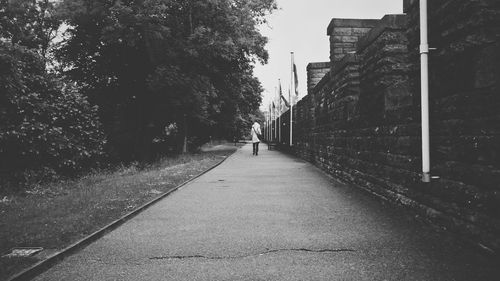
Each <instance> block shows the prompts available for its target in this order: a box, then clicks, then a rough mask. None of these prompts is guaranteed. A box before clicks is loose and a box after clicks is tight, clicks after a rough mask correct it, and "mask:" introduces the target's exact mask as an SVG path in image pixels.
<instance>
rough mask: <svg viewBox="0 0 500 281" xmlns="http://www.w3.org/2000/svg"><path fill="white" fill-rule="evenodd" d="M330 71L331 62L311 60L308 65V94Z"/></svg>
mask: <svg viewBox="0 0 500 281" xmlns="http://www.w3.org/2000/svg"><path fill="white" fill-rule="evenodd" d="M329 71H330V62H311V63H309V64H308V65H307V94H310V93H311V91H312V89H314V87H315V86H316V84H318V82H319V81H320V80H321V79H323V77H324V76H325V75H326V74H327V73H328V72H329Z"/></svg>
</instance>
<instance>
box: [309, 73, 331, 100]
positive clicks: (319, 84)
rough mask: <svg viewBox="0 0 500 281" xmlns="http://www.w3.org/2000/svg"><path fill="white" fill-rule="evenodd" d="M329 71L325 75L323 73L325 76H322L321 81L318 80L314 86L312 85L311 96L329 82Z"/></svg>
mask: <svg viewBox="0 0 500 281" xmlns="http://www.w3.org/2000/svg"><path fill="white" fill-rule="evenodd" d="M330 73H331V72H330V71H328V72H327V73H325V75H324V76H323V78H321V80H319V82H318V83H316V85H314V87H313V88H312V89H311V94H313V95H314V94H316V93H317V92H318V91H319V89H321V88H322V87H323V86H325V84H326V83H328V82H330Z"/></svg>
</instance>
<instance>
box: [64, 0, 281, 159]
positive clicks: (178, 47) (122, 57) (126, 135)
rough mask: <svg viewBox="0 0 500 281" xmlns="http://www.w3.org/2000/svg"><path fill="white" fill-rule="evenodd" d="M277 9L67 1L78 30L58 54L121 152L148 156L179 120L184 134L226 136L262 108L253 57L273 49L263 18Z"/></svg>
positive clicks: (221, 1)
mask: <svg viewBox="0 0 500 281" xmlns="http://www.w3.org/2000/svg"><path fill="white" fill-rule="evenodd" d="M275 8H276V5H275V2H274V0H251V1H246V0H245V1H243V0H217V1H215V0H191V1H188V0H141V1H139V0H137V1H105V0H95V1H89V0H66V1H64V2H63V4H62V5H61V6H60V14H61V15H62V18H63V19H64V20H65V21H66V22H67V24H68V25H69V26H70V28H69V29H68V32H69V34H70V37H69V39H68V40H67V41H66V42H65V45H64V47H63V48H61V49H60V51H59V53H58V54H59V57H60V58H61V59H62V60H63V62H64V66H65V67H66V69H67V74H68V75H69V76H70V77H71V78H72V79H75V80H76V81H79V82H80V83H81V84H82V85H84V87H85V93H86V94H87V95H88V96H89V98H90V100H91V101H92V102H94V103H96V104H98V105H99V108H100V116H101V118H102V120H103V122H104V125H105V129H106V132H107V135H108V139H109V141H110V143H111V148H112V151H114V152H115V153H114V154H115V155H117V156H121V157H120V158H121V159H125V160H127V159H130V160H131V159H137V158H147V157H141V155H143V154H148V153H144V151H146V150H147V147H150V144H151V140H152V139H154V138H155V137H159V135H161V134H162V132H164V130H163V129H164V128H165V127H167V126H169V125H171V124H175V126H176V127H178V128H179V130H178V132H179V136H178V137H179V140H182V139H185V137H186V136H187V135H189V136H190V137H193V138H196V139H201V140H202V139H203V138H206V137H207V136H208V135H211V134H218V135H220V136H223V135H225V134H226V135H228V134H229V133H230V130H232V127H233V124H234V119H235V118H237V116H241V115H242V114H243V115H247V114H249V113H250V112H251V111H252V110H253V109H255V108H256V107H258V104H259V103H260V93H261V91H262V89H261V87H260V83H259V82H258V80H257V79H255V78H254V77H253V73H252V69H253V67H252V64H253V63H254V62H257V61H258V62H261V63H265V62H266V61H267V58H268V54H267V52H266V50H265V49H264V45H265V43H266V41H267V40H266V38H265V37H263V36H262V35H261V34H260V33H259V32H258V30H257V25H258V24H259V23H261V22H263V21H264V16H265V15H266V14H267V13H270V12H271V11H272V10H273V9H275ZM179 147H181V145H180V146H179ZM127 152H133V153H127ZM124 155H126V156H125V157H123V156H124Z"/></svg>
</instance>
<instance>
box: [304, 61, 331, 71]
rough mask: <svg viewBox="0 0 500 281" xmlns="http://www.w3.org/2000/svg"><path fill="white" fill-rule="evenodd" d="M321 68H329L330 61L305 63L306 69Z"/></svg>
mask: <svg viewBox="0 0 500 281" xmlns="http://www.w3.org/2000/svg"><path fill="white" fill-rule="evenodd" d="M321 68H330V62H329V61H326V62H310V63H308V64H307V67H306V69H307V70H309V69H321Z"/></svg>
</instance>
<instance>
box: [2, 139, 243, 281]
mask: <svg viewBox="0 0 500 281" xmlns="http://www.w3.org/2000/svg"><path fill="white" fill-rule="evenodd" d="M234 151H235V148H234V147H233V148H231V147H225V148H222V149H215V150H210V151H206V152H202V153H197V154H189V155H181V156H179V157H176V158H166V159H163V160H161V161H159V162H158V163H155V164H153V165H151V166H150V167H148V168H146V169H143V170H138V169H137V168H136V167H135V166H131V167H127V168H122V169H119V170H117V171H114V172H107V173H99V174H93V175H89V176H86V177H84V178H81V179H79V180H77V181H72V182H63V183H57V184H52V185H49V186H44V187H43V188H39V189H35V190H31V191H29V192H28V194H27V195H25V196H14V197H10V198H9V197H6V198H4V199H2V200H1V201H0V253H2V254H3V253H5V252H6V251H8V250H9V249H11V248H12V247H35V246H36V247H43V248H44V249H46V251H45V253H50V252H52V253H53V252H55V251H58V250H61V249H63V248H65V247H66V246H68V245H70V244H71V243H73V242H75V241H77V240H79V239H82V238H83V237H85V236H87V235H89V234H90V233H93V232H94V231H96V230H98V229H100V228H102V227H103V226H105V225H107V224H108V223H110V222H112V221H114V220H116V219H118V218H120V217H121V216H123V215H125V214H126V213H128V212H130V211H132V210H133V209H135V208H137V207H139V206H141V205H142V204H144V203H146V202H148V201H150V200H152V199H153V198H156V197H158V196H159V195H160V194H163V193H165V192H167V191H169V190H171V189H172V188H174V187H176V186H177V185H179V184H181V183H183V182H184V181H186V180H188V179H190V178H192V177H194V176H196V175H198V174H199V173H201V172H203V171H205V170H207V169H209V168H210V167H212V166H213V165H215V164H217V163H218V162H219V161H221V160H222V159H223V158H224V157H227V156H229V155H230V154H232V153H233V152H234ZM0 199H1V198H0ZM43 256H44V253H42V254H40V255H37V256H35V257H31V258H0V280H5V279H7V278H8V276H11V275H13V274H15V273H17V272H19V271H21V270H23V269H25V268H27V267H29V266H30V265H32V264H34V263H36V262H37V261H39V259H43Z"/></svg>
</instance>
